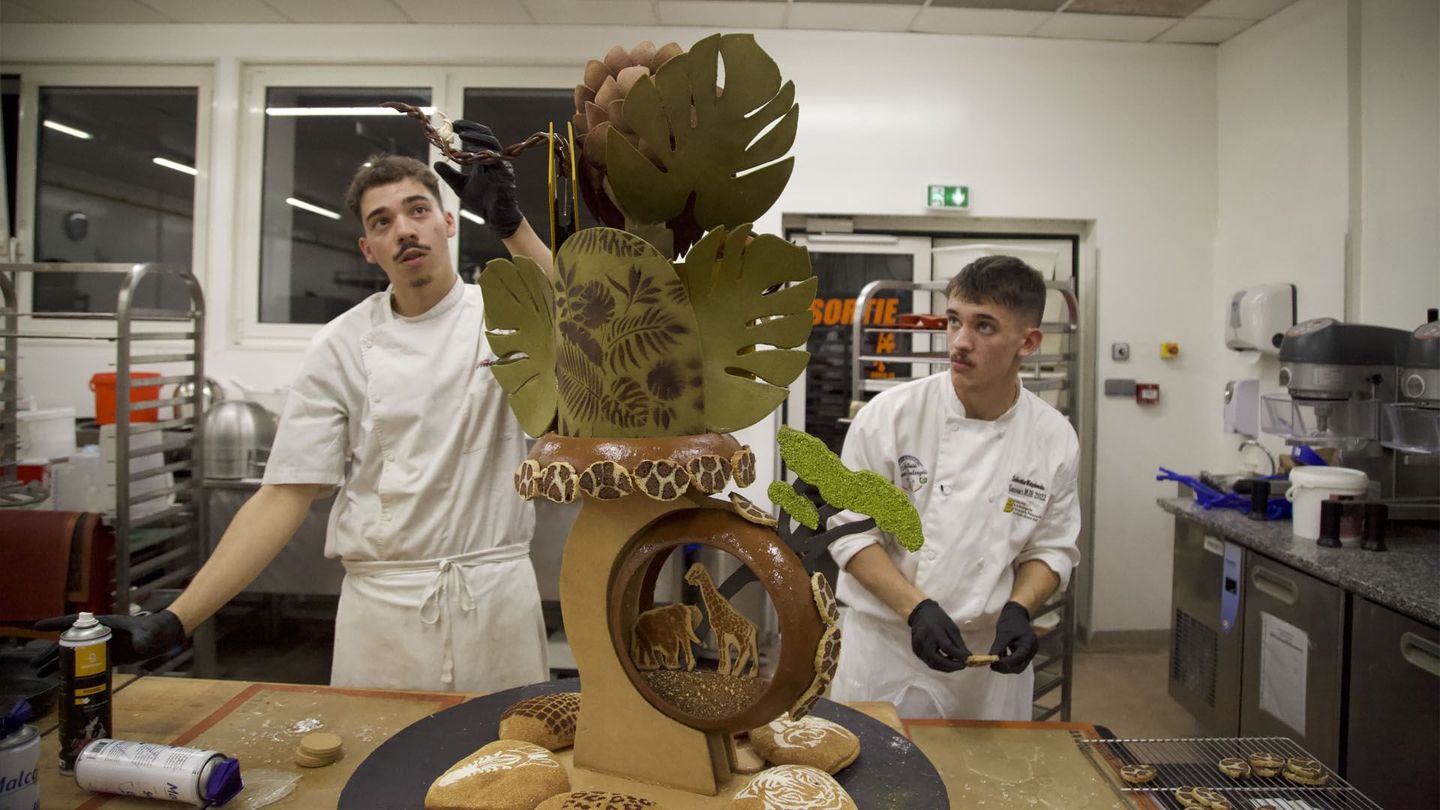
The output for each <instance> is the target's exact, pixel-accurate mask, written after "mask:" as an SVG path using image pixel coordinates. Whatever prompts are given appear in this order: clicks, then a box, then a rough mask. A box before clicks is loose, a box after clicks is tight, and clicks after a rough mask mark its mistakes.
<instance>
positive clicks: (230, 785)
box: [75, 740, 244, 807]
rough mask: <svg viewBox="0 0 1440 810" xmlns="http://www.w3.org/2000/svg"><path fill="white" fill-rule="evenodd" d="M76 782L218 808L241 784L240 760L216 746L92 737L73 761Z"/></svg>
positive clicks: (87, 787)
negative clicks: (160, 743)
mask: <svg viewBox="0 0 1440 810" xmlns="http://www.w3.org/2000/svg"><path fill="white" fill-rule="evenodd" d="M75 784H77V785H79V786H80V787H81V788H82V789H83V790H88V791H91V792H94V793H119V794H121V795H123V796H143V797H145V798H147V799H166V800H168V801H172V802H186V803H189V804H192V805H204V806H206V807H219V806H221V805H223V804H225V803H226V802H228V801H230V800H231V799H233V798H234V797H235V794H237V793H239V792H240V789H241V788H243V787H244V783H243V782H242V781H241V779H240V761H239V760H237V759H235V758H234V757H227V756H225V755H224V754H222V753H220V752H219V751H205V750H201V749H199V748H182V747H179V746H174V745H159V744H156V743H142V742H131V741H129V740H96V741H94V742H92V743H90V744H89V745H87V746H85V749H84V750H83V751H81V752H80V756H79V757H77V758H76V760H75Z"/></svg>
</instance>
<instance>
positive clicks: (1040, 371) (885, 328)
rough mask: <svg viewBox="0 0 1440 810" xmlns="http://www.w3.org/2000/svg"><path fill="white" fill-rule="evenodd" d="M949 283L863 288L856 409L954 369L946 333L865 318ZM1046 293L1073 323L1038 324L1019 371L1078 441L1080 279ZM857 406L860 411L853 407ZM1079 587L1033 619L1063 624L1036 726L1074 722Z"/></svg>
mask: <svg viewBox="0 0 1440 810" xmlns="http://www.w3.org/2000/svg"><path fill="white" fill-rule="evenodd" d="M947 284H948V282H946V281H895V280H890V279H880V280H877V281H872V282H870V283H869V284H866V285H865V286H864V287H863V288H861V290H860V293H859V295H858V296H856V298H855V315H854V321H853V325H852V328H851V330H850V386H851V387H850V401H851V403H856V402H862V401H864V400H867V399H869V398H870V397H871V396H873V395H875V394H877V393H879V392H881V391H884V390H885V389H887V388H892V387H894V386H896V385H899V384H901V383H904V382H909V381H910V380H914V379H919V378H920V377H922V376H925V375H926V374H930V373H934V372H935V371H938V369H937V368H936V366H940V367H944V366H946V365H947V364H948V363H949V350H948V347H947V346H946V345H945V330H944V329H943V328H940V329H915V328H899V327H896V326H893V325H880V326H867V325H866V324H865V323H864V317H865V313H866V312H868V311H869V303H870V299H872V298H874V297H875V295H876V294H877V293H880V292H882V291H886V290H892V291H897V292H911V293H916V294H917V295H916V296H915V300H914V306H915V308H916V310H921V309H922V308H923V306H924V305H922V303H921V301H920V295H921V294H929V295H931V296H932V297H939V296H943V295H944V294H945V287H946V285H947ZM1045 286H1046V288H1048V289H1049V290H1051V291H1054V292H1056V293H1058V294H1059V295H1060V297H1061V299H1063V303H1064V307H1063V309H1062V311H1063V313H1064V314H1065V315H1066V316H1067V317H1066V318H1065V319H1064V320H1059V321H1046V322H1044V323H1041V324H1040V331H1042V332H1044V333H1045V336H1046V341H1045V343H1044V344H1042V346H1041V349H1040V352H1038V353H1036V354H1034V355H1031V356H1030V358H1029V359H1028V361H1027V362H1026V363H1025V364H1024V365H1022V366H1021V367H1020V382H1021V384H1022V385H1024V386H1025V388H1027V389H1028V390H1030V391H1034V392H1035V393H1037V394H1040V395H1041V397H1042V398H1043V399H1045V400H1046V401H1047V402H1049V403H1050V404H1051V405H1053V406H1055V408H1056V410H1058V411H1060V413H1062V414H1064V415H1065V418H1066V419H1068V420H1070V423H1071V424H1072V425H1073V426H1074V427H1075V432H1076V433H1077V434H1078V433H1079V432H1080V425H1081V420H1080V414H1079V413H1078V407H1079V397H1078V396H1077V394H1078V392H1079V390H1080V380H1079V374H1080V354H1079V351H1078V346H1079V337H1080V315H1079V313H1080V304H1079V301H1078V299H1077V298H1076V295H1075V281H1074V279H1066V280H1063V281H1054V280H1052V281H1046V282H1045ZM879 333H890V334H892V335H895V336H896V337H897V338H898V337H900V336H903V335H908V336H910V346H909V347H908V349H901V350H898V351H896V352H894V353H875V352H869V351H867V349H866V347H867V344H868V343H869V341H868V340H867V336H873V335H877V334H879ZM872 340H873V338H872ZM899 345H903V344H900V343H898V341H897V346H899ZM871 363H885V364H895V363H899V364H910V367H911V370H912V372H916V373H912V374H911V375H909V376H903V377H902V376H895V377H890V378H887V379H871V378H869V377H867V375H866V373H865V372H866V366H867V365H868V364H871ZM852 407H854V406H853V404H852ZM1073 586H1074V580H1073V579H1072V580H1071V587H1067V588H1066V589H1065V591H1063V592H1061V593H1058V594H1056V595H1055V597H1053V598H1052V599H1051V601H1050V602H1048V603H1047V604H1046V605H1045V606H1043V607H1042V608H1040V610H1038V611H1036V612H1035V615H1034V616H1033V617H1032V620H1038V619H1040V618H1041V617H1043V616H1046V615H1048V614H1052V613H1053V614H1056V615H1057V617H1058V619H1059V621H1058V623H1057V624H1056V625H1055V629H1054V630H1053V631H1051V632H1049V633H1044V634H1042V635H1041V651H1040V653H1039V654H1038V655H1037V656H1036V658H1035V662H1034V667H1035V695H1034V703H1033V706H1032V719H1034V720H1036V721H1040V720H1049V719H1051V718H1053V717H1054V716H1055V715H1057V714H1058V715H1059V716H1060V719H1061V720H1064V721H1068V720H1069V719H1070V695H1071V688H1072V686H1073V683H1074V679H1073V675H1072V670H1073V666H1074V658H1075V595H1074V592H1073ZM1057 689H1058V690H1060V699H1059V701H1058V702H1056V703H1054V704H1053V705H1052V704H1050V703H1049V702H1048V701H1046V700H1044V698H1045V696H1046V695H1049V694H1050V693H1051V692H1054V691H1055V690H1057Z"/></svg>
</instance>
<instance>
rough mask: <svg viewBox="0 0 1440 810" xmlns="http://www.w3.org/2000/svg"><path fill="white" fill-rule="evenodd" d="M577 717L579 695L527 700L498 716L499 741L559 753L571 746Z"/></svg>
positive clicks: (563, 693) (565, 693) (540, 696)
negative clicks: (517, 743)
mask: <svg viewBox="0 0 1440 810" xmlns="http://www.w3.org/2000/svg"><path fill="white" fill-rule="evenodd" d="M579 714H580V693H579V692H557V693H555V694H552V695H538V696H536V697H533V698H527V699H525V700H522V701H520V702H519V703H516V704H514V705H512V706H511V707H510V708H508V709H506V710H505V713H504V714H502V715H500V737H501V739H505V740H521V741H523V742H528V743H534V744H535V745H538V746H540V747H541V748H548V749H549V750H551V751H559V750H560V749H562V748H569V747H570V746H572V745H574V744H575V718H576V717H577V716H578V715H579Z"/></svg>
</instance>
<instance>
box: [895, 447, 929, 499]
mask: <svg viewBox="0 0 1440 810" xmlns="http://www.w3.org/2000/svg"><path fill="white" fill-rule="evenodd" d="M896 464H897V465H898V466H899V467H900V488H901V489H903V490H905V491H906V492H916V491H918V490H919V489H920V487H923V486H925V484H927V483H929V481H930V471H929V470H926V469H925V465H924V464H921V463H920V459H918V458H916V457H914V456H911V455H904V456H901V457H900V458H899V459H898V460H897V461H896Z"/></svg>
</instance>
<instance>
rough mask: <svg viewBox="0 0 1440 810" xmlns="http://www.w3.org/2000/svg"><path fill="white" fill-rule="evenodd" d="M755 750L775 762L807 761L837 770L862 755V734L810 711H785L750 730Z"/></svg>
mask: <svg viewBox="0 0 1440 810" xmlns="http://www.w3.org/2000/svg"><path fill="white" fill-rule="evenodd" d="M750 745H751V746H753V747H754V748H755V753H757V754H759V755H760V756H762V757H764V758H765V759H766V761H768V762H772V763H774V764H776V765H808V766H810V767H812V768H819V769H820V770H822V771H825V772H826V773H832V774H833V773H838V772H839V771H840V770H841V769H843V768H844V767H846V766H847V765H849V764H850V763H852V762H854V761H855V758H856V757H858V756H860V738H859V737H856V736H855V734H854V733H852V732H851V731H850V730H849V729H847V728H845V727H844V726H842V725H840V724H839V723H835V722H832V721H830V720H826V719H825V718H823V717H816V716H815V715H813V714H812V715H807V716H805V717H802V718H800V719H799V720H792V719H790V715H788V714H784V715H781V716H780V717H778V718H776V719H775V720H772V721H770V722H769V723H768V724H766V725H763V726H760V727H759V728H755V729H751V730H750Z"/></svg>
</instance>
